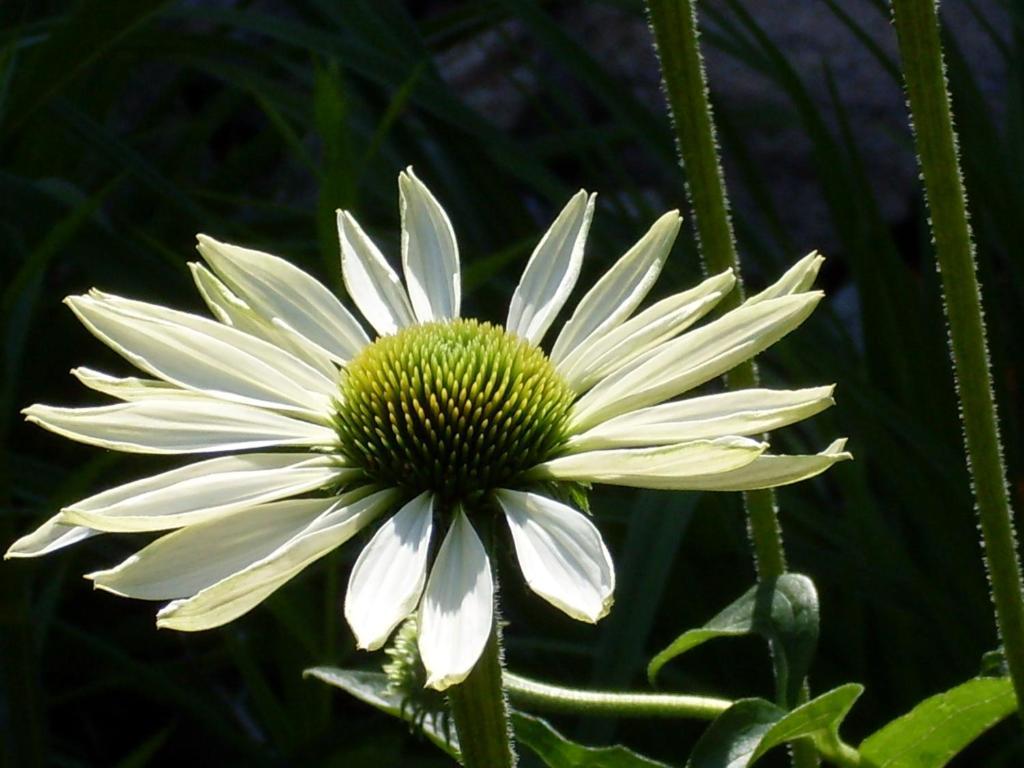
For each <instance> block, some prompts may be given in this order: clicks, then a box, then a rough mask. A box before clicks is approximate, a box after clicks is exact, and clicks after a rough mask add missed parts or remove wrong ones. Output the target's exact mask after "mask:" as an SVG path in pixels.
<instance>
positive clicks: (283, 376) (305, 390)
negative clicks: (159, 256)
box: [66, 294, 336, 422]
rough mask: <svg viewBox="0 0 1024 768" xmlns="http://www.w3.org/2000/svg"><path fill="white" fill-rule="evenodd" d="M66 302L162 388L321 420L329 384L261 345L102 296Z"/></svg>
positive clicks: (212, 325)
mask: <svg viewBox="0 0 1024 768" xmlns="http://www.w3.org/2000/svg"><path fill="white" fill-rule="evenodd" d="M66 301H67V303H68V304H69V306H70V307H71V309H72V310H73V311H74V313H75V314H76V315H77V316H78V318H79V319H80V320H81V321H82V323H83V324H84V325H85V326H86V327H87V328H88V329H89V330H90V331H92V333H93V334H94V335H95V336H96V337H97V338H99V339H100V340H101V341H103V342H105V343H106V344H107V345H109V346H110V347H112V348H113V349H114V350H115V351H116V352H118V353H119V354H121V355H122V356H124V357H125V358H126V359H127V360H129V361H130V362H131V363H132V364H133V365H135V366H136V367H138V368H140V369H142V370H144V371H146V372H148V373H151V374H153V375H154V376H157V377H159V378H161V379H164V380H165V381H169V382H171V383H173V384H177V385H178V386H180V387H183V388H185V389H191V390H196V391H199V392H205V393H208V394H211V395H214V396H216V397H221V398H224V399H227V400H234V401H235V402H242V403H247V404H249V405H257V406H264V407H269V408H274V409H278V410H286V411H293V412H297V413H300V414H302V415H303V416H305V417H307V418H310V419H315V420H318V421H322V422H326V421H327V420H328V413H329V409H330V398H331V396H332V395H333V394H334V392H335V391H336V385H335V382H334V381H332V380H331V379H329V378H327V377H326V376H324V375H323V374H322V373H320V372H319V371H316V370H314V369H313V368H311V367H310V366H308V365H306V364H305V363H304V362H302V361H301V360H299V359H298V358H296V357H294V356H293V355H291V354H290V353H288V352H286V351H284V350H283V349H280V348H279V347H276V346H274V345H273V344H269V343H267V342H265V341H263V340H262V339H258V338H256V337H255V336H250V335H249V334H247V333H242V332H241V331H238V330H235V329H234V328H230V327H228V326H226V325H223V324H221V323H218V322H216V321H214V320H209V319H207V318H205V317H199V316H198V315H192V314H189V313H187V312H178V311H176V310H173V309H168V308H167V307H161V306H158V305H155V304H146V303H144V302H141V301H131V300H129V299H122V298H119V297H115V296H109V295H105V294H96V295H90V296H73V297H70V298H68V299H67V300H66Z"/></svg>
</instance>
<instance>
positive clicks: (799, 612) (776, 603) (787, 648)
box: [647, 573, 818, 703]
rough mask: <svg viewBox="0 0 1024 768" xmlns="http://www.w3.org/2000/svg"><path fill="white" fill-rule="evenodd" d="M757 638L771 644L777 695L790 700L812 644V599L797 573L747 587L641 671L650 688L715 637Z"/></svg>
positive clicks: (811, 652) (811, 586)
mask: <svg viewBox="0 0 1024 768" xmlns="http://www.w3.org/2000/svg"><path fill="white" fill-rule="evenodd" d="M750 634H757V635H761V636H762V637H764V638H765V639H766V640H768V642H769V643H770V644H771V645H772V647H773V650H774V653H773V656H774V659H775V674H776V678H777V684H778V690H779V691H782V692H784V693H785V696H786V701H787V702H789V703H793V702H795V701H796V698H797V695H798V694H799V691H800V686H801V684H802V681H803V679H804V677H805V676H806V675H807V670H808V669H809V668H810V665H811V659H812V658H813V656H814V650H815V648H816V646H817V643H818V594H817V592H816V591H815V589H814V583H813V582H812V581H811V580H810V579H809V578H807V577H806V576H802V575H800V574H797V573H786V574H783V575H782V576H780V577H779V578H778V579H774V580H771V581H766V582H764V583H763V584H760V585H758V586H755V587H752V588H751V589H749V590H748V591H747V592H745V593H744V594H743V595H742V596H741V597H740V598H739V599H738V600H736V601H735V602H734V603H732V604H731V605H729V606H728V607H727V608H725V610H723V611H722V612H721V613H719V614H718V615H717V616H715V617H714V618H713V619H711V620H710V621H709V622H708V623H707V624H705V625H704V626H703V627H700V628H699V629H691V630H689V631H687V632H684V633H683V634H682V635H680V636H679V637H678V638H676V639H675V641H673V642H672V644H671V645H669V646H668V647H667V648H666V649H665V650H663V651H662V652H661V653H659V654H658V655H657V656H655V657H654V658H653V659H652V660H651V663H650V664H649V665H648V666H647V677H648V679H649V680H650V681H651V682H652V683H654V681H655V678H656V677H657V676H658V672H660V671H661V668H662V667H663V666H665V664H667V663H668V662H669V661H671V660H672V659H674V658H676V657H677V656H681V655H682V654H684V653H686V652H687V651H689V650H690V649H692V648H696V647H697V646H698V645H701V644H703V643H705V642H707V641H708V640H712V639H714V638H716V637H738V636H741V635H750Z"/></svg>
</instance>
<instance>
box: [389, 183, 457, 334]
mask: <svg viewBox="0 0 1024 768" xmlns="http://www.w3.org/2000/svg"><path fill="white" fill-rule="evenodd" d="M398 192H399V207H400V208H401V211H402V268H403V269H404V270H405V284H406V286H408V288H409V300H410V301H411V302H412V308H413V311H415V313H416V319H417V320H419V321H420V322H421V323H429V322H431V321H433V320H448V319H451V318H454V317H458V316H459V305H460V303H461V300H462V287H461V280H462V276H461V273H460V270H459V246H458V243H457V242H456V240H455V232H454V231H453V230H452V223H451V222H450V221H449V220H448V214H447V213H445V211H444V208H442V207H441V204H440V203H438V202H437V199H436V198H435V197H434V196H433V195H432V194H431V193H430V190H429V189H427V187H426V185H424V184H423V182H422V181H420V180H419V179H418V178H416V175H415V174H414V173H413V172H412V168H411V167H409V168H406V169H405V171H403V172H402V173H400V174H399V175H398Z"/></svg>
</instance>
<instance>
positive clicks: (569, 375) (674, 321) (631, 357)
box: [556, 271, 736, 392]
mask: <svg viewBox="0 0 1024 768" xmlns="http://www.w3.org/2000/svg"><path fill="white" fill-rule="evenodd" d="M735 282H736V278H735V277H733V274H732V272H731V271H727V272H723V273H721V274H719V275H715V276H714V277H710V278H708V279H707V280H705V281H704V282H702V283H701V284H700V285H698V286H697V287H696V288H692V289H690V290H688V291H683V292H681V293H677V294H674V295H672V296H669V297H668V298H666V299H662V300H661V301H659V302H658V303H656V304H654V305H653V306H651V307H649V308H647V309H645V310H644V311H643V312H641V313H640V314H638V315H637V316H636V317H633V318H631V319H629V320H627V321H625V322H624V323H621V324H619V325H617V326H615V327H614V328H611V329H609V330H608V331H605V332H603V333H594V334H591V335H590V337H589V338H587V339H586V340H585V341H584V342H582V343H581V344H579V345H578V346H577V347H576V349H575V350H573V352H571V353H570V354H568V355H567V356H566V357H565V359H564V360H562V361H560V362H559V363H557V364H556V368H557V369H558V372H559V373H561V374H562V376H563V377H564V378H565V380H566V382H567V383H568V384H569V386H570V387H572V389H573V390H574V391H576V392H585V391H586V390H587V389H589V388H590V387H591V386H593V385H594V383H595V382H598V381H600V380H601V379H604V378H607V377H609V376H612V375H614V374H615V373H616V372H618V371H621V370H624V369H626V368H628V367H629V366H631V365H634V364H635V363H636V361H637V360H639V359H640V358H642V357H644V356H645V355H648V354H650V353H651V352H652V351H653V350H654V349H656V348H657V347H658V346H659V345H661V344H664V343H665V342H667V341H669V340H670V339H673V338H675V337H676V336H678V335H679V334H680V333H682V332H683V331H685V330H686V329H687V328H689V327H690V326H691V325H693V324H694V323H695V322H697V321H698V320H700V319H701V318H702V317H704V315H706V314H707V313H708V312H710V311H711V310H712V309H714V307H715V306H716V305H717V304H718V302H719V301H721V300H722V297H724V296H725V295H726V293H728V292H729V290H730V289H731V288H732V287H733V285H734V284H735Z"/></svg>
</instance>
